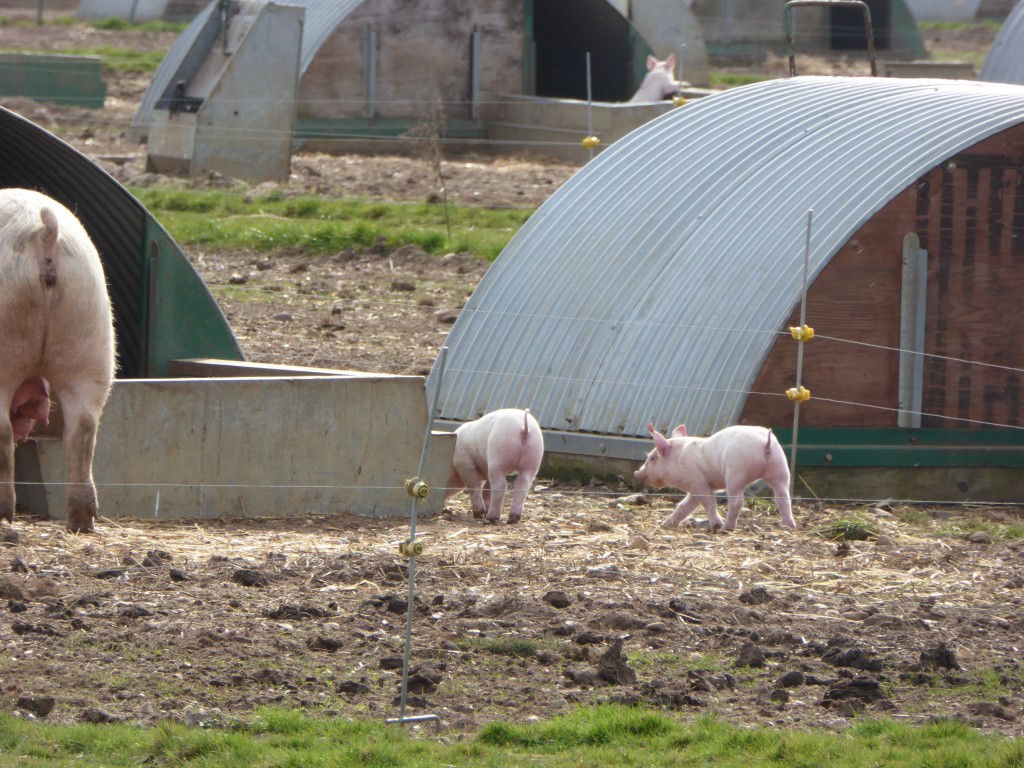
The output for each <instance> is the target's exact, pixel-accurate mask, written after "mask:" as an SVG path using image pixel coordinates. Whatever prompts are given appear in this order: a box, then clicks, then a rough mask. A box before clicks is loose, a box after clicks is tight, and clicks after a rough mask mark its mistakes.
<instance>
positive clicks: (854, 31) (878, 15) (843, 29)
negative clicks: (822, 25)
mask: <svg viewBox="0 0 1024 768" xmlns="http://www.w3.org/2000/svg"><path fill="white" fill-rule="evenodd" d="M865 2H866V3H867V6H868V11H870V12H871V27H872V32H873V33H874V38H875V50H876V51H887V50H889V38H890V35H889V29H890V27H891V25H892V3H891V0H865ZM829 14H830V17H829V32H830V39H829V43H830V46H831V48H832V50H833V51H866V50H867V48H868V36H867V31H866V28H865V26H864V11H862V10H861V9H860V8H830V9H829Z"/></svg>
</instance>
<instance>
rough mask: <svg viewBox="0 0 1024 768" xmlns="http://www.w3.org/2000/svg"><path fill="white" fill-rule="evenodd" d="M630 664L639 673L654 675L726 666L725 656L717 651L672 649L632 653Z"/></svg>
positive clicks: (719, 668)
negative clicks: (683, 652) (683, 651)
mask: <svg viewBox="0 0 1024 768" xmlns="http://www.w3.org/2000/svg"><path fill="white" fill-rule="evenodd" d="M628 661H629V666H631V667H632V668H633V669H635V670H636V671H637V672H638V673H640V674H641V675H642V674H648V675H654V674H655V673H657V672H661V673H669V672H672V673H678V672H680V671H684V672H685V671H689V670H693V671H694V672H699V671H704V672H716V671H718V670H722V669H725V668H726V660H725V658H724V656H722V655H721V654H716V653H701V654H696V653H685V654H679V653H674V652H672V651H655V652H649V651H642V652H637V653H630V654H629V656H628Z"/></svg>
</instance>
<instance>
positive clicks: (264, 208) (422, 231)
mask: <svg viewBox="0 0 1024 768" xmlns="http://www.w3.org/2000/svg"><path fill="white" fill-rule="evenodd" d="M132 194H134V195H135V196H136V198H138V200H139V201H140V202H141V203H142V204H143V205H144V206H146V208H147V209H148V210H149V212H150V213H151V214H153V216H155V217H156V219H157V220H158V221H159V222H160V223H161V225H163V226H164V228H166V229H167V231H168V232H169V233H170V234H171V236H172V237H173V238H174V239H175V241H176V242H177V243H178V244H179V245H182V246H183V247H188V246H201V247H204V248H210V249H247V250H253V251H259V252H263V253H275V252H278V253H280V252H286V251H288V252H292V251H302V252H303V253H306V254H309V255H310V256H317V255H323V254H333V253H339V252H341V251H344V250H346V249H349V248H354V249H358V248H366V247H369V246H372V245H374V244H376V243H382V244H384V245H386V246H388V247H392V248H394V247H399V246H402V245H417V246H419V247H420V248H422V249H423V250H424V251H426V252H427V253H432V254H444V253H448V252H468V253H472V254H474V255H476V256H479V257H480V258H483V259H487V260H490V261H493V260H494V259H495V258H496V257H497V255H498V254H499V253H500V252H501V250H502V248H504V247H505V245H506V244H507V243H508V241H509V240H510V239H511V237H512V235H513V234H515V232H516V231H517V230H518V229H519V227H521V226H522V225H523V223H524V222H525V221H526V219H527V218H528V217H529V215H530V214H531V213H532V210H528V209H501V210H492V209H485V208H460V207H454V206H450V207H449V216H450V219H451V227H452V237H451V240H449V239H448V236H447V224H446V221H445V212H444V207H443V206H441V205H433V204H427V203H422V204H396V203H369V202H362V201H358V200H335V199H325V198H316V197H293V198H284V197H282V196H280V194H269V195H267V196H263V197H257V198H251V197H247V196H246V195H244V194H243V193H242V192H190V191H181V190H168V189H157V188H152V187H150V188H141V189H133V190H132Z"/></svg>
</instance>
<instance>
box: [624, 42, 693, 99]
mask: <svg viewBox="0 0 1024 768" xmlns="http://www.w3.org/2000/svg"><path fill="white" fill-rule="evenodd" d="M675 69H676V57H675V54H669V57H668V58H667V59H665V60H664V61H658V59H656V58H654V56H648V57H647V74H645V75H644V79H643V80H642V81H640V87H639V88H637V89H636V93H634V94H633V95H632V97H630V99H629V101H630V103H636V102H642V101H664V100H665V99H671V98H672V97H673V96H676V95H678V94H679V92H680V91H681V90H682V89H683V88H685V87H687V86H688V85H689V84H688V83H684V82H682V81H680V80H676V75H675Z"/></svg>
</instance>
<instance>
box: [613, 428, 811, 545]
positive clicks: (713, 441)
mask: <svg viewBox="0 0 1024 768" xmlns="http://www.w3.org/2000/svg"><path fill="white" fill-rule="evenodd" d="M647 429H648V431H649V432H650V433H651V437H653V438H654V450H652V451H651V452H650V453H649V454H647V460H646V461H645V462H644V463H643V466H641V467H640V469H638V470H637V471H636V472H634V473H633V476H634V477H635V478H636V479H637V480H638V481H639V482H641V483H643V484H644V485H649V486H651V487H654V488H678V489H679V490H681V491H685V492H686V494H687V495H686V497H685V498H684V499H683V500H682V501H681V502H679V504H678V506H676V508H675V511H674V512H673V513H672V514H671V515H669V516H668V518H666V519H665V521H664V522H663V523H662V526H670V525H680V524H681V523H682V522H683V521H684V520H685V519H686V518H687V517H689V516H690V514H691V513H692V512H693V511H694V510H695V509H696V508H697V505H698V504H700V505H703V506H704V509H705V510H706V511H707V513H708V522H709V523H710V524H711V529H712V530H714V531H717V530H719V529H724V530H726V531H731V530H733V529H735V527H736V518H737V517H739V514H740V510H741V509H742V508H743V491H744V490H745V489H746V487H747V486H748V485H750V484H751V483H753V482H754V481H755V480H764V481H765V482H767V483H768V484H769V485H770V486H771V487H772V490H773V491H774V492H775V503H776V504H777V505H778V507H779V514H780V515H781V517H782V525H783V527H785V528H794V529H795V528H796V521H795V520H794V519H793V510H792V504H791V501H790V498H789V465H788V464H787V463H786V454H785V453H784V452H783V450H782V446H781V445H779V441H778V439H777V438H776V437H775V435H774V434H773V433H772V431H771V430H770V429H765V428H764V427H749V426H733V427H726V428H725V429H723V430H721V431H719V432H716V433H715V434H713V435H711V436H710V437H689V436H688V435H687V434H686V426H685V425H680V426H678V427H676V428H675V430H673V432H672V437H670V438H668V437H665V436H664V435H663V434H661V433H660V432H658V430H656V429H655V428H654V424H649V425H648V426H647ZM723 490H724V491H725V492H726V494H727V495H728V497H729V511H728V514H727V515H726V518H725V525H724V526H723V525H722V519H721V518H720V517H719V516H718V508H717V507H718V503H717V500H716V499H715V492H716V491H723Z"/></svg>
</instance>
